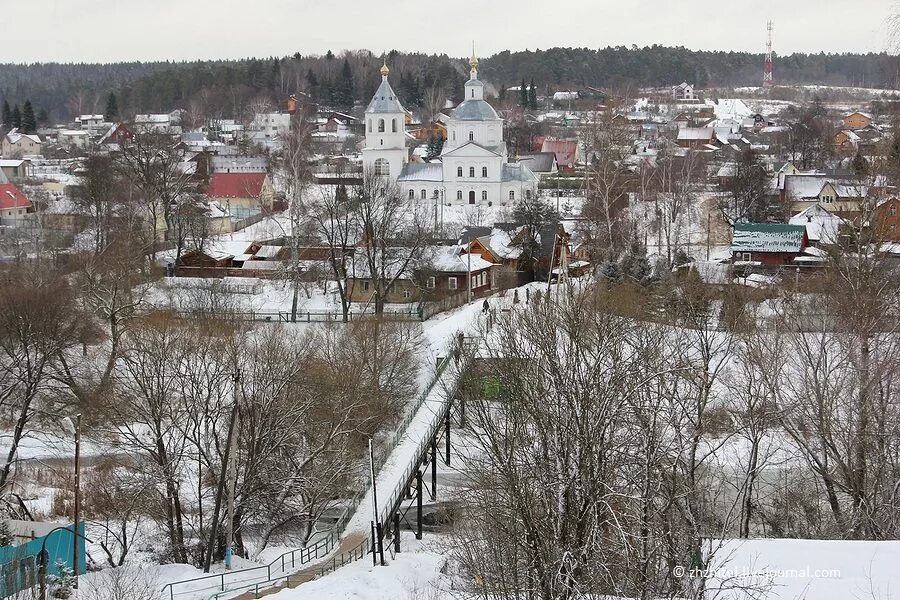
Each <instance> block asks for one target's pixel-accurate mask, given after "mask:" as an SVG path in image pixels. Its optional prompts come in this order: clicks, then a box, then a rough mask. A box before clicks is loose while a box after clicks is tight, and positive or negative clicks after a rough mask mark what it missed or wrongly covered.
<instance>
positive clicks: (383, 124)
mask: <svg viewBox="0 0 900 600" xmlns="http://www.w3.org/2000/svg"><path fill="white" fill-rule="evenodd" d="M469 65H470V66H471V68H472V70H471V77H470V78H469V80H468V81H467V82H466V86H465V92H466V94H465V100H464V101H463V102H461V103H460V104H459V106H457V107H456V108H455V109H454V110H453V112H452V113H451V115H450V119H449V120H448V123H447V140H446V142H445V143H444V149H443V151H442V152H441V156H440V161H435V162H430V163H415V162H409V150H408V149H407V147H406V140H407V135H406V131H405V118H406V111H405V110H404V109H403V106H402V105H401V104H400V101H399V100H398V99H397V96H396V94H394V90H393V89H392V88H391V84H390V83H388V75H389V73H390V70H389V69H388V67H387V65H384V66H382V67H381V85H380V86H378V90H377V91H376V92H375V97H374V98H372V101H371V102H370V103H369V107H368V108H367V109H366V146H365V149H364V150H363V168H364V169H366V170H371V171H373V172H374V173H375V174H376V175H381V176H385V177H390V178H392V179H394V180H396V181H397V183H398V185H399V186H400V188H401V189H402V190H403V193H404V194H405V195H406V196H407V197H408V198H409V199H410V200H418V201H425V202H428V203H433V204H435V205H437V204H439V203H440V204H444V205H451V204H452V205H466V204H476V205H481V206H507V205H510V204H515V203H516V202H518V201H519V200H520V199H523V198H526V199H527V198H531V197H532V196H535V195H536V194H537V190H538V177H537V175H535V174H534V173H533V172H532V171H531V169H529V168H528V167H526V166H525V165H522V164H519V163H518V162H509V160H508V157H507V153H506V143H505V142H504V141H503V120H502V119H501V118H500V117H499V116H498V115H497V112H496V111H495V110H494V109H493V107H491V105H490V104H488V103H487V102H486V101H485V99H484V84H483V83H482V82H481V81H479V79H478V59H477V58H475V56H474V54H473V56H472V58H471V59H470V60H469Z"/></svg>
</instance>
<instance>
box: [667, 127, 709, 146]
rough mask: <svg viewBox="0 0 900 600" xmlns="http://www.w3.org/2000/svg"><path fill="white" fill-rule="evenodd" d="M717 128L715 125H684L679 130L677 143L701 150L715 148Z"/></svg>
mask: <svg viewBox="0 0 900 600" xmlns="http://www.w3.org/2000/svg"><path fill="white" fill-rule="evenodd" d="M715 141H716V130H715V128H713V127H682V128H681V129H679V130H678V139H677V140H676V143H677V144H678V145H679V146H681V147H682V148H688V149H690V150H701V149H705V148H708V147H712V148H715V145H714V144H715Z"/></svg>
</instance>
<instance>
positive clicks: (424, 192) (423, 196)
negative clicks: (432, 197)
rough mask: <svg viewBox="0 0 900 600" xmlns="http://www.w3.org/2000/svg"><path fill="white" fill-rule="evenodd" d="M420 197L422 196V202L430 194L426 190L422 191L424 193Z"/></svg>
mask: <svg viewBox="0 0 900 600" xmlns="http://www.w3.org/2000/svg"><path fill="white" fill-rule="evenodd" d="M420 196H421V198H422V200H424V199H425V198H427V197H428V192H426V191H425V190H422V193H421V194H420Z"/></svg>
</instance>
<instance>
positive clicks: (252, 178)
mask: <svg viewBox="0 0 900 600" xmlns="http://www.w3.org/2000/svg"><path fill="white" fill-rule="evenodd" d="M265 181H266V174H265V173H213V174H212V177H210V180H209V189H208V190H207V195H208V196H209V197H210V198H257V197H259V196H260V195H261V193H262V189H263V184H264V183H265Z"/></svg>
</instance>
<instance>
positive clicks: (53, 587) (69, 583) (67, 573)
mask: <svg viewBox="0 0 900 600" xmlns="http://www.w3.org/2000/svg"><path fill="white" fill-rule="evenodd" d="M56 572H57V575H51V576H50V577H48V578H47V579H48V580H49V582H50V596H51V597H52V598H61V599H63V600H65V599H66V598H69V597H70V596H71V595H72V588H73V587H75V583H76V582H77V580H76V578H75V574H74V573H73V572H72V568H71V567H69V563H67V562H66V561H64V560H63V559H59V560H57V561H56Z"/></svg>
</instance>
